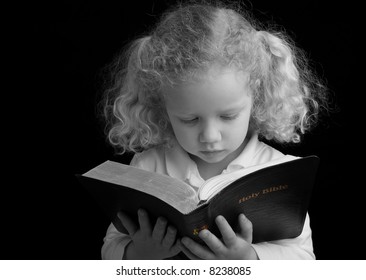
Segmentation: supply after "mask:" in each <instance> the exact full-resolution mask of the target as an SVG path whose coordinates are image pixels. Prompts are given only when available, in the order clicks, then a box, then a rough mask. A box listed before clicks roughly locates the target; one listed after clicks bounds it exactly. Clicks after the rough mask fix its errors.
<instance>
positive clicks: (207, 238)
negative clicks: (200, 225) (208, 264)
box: [198, 229, 226, 256]
mask: <svg viewBox="0 0 366 280" xmlns="http://www.w3.org/2000/svg"><path fill="white" fill-rule="evenodd" d="M198 236H199V237H200V238H201V239H202V240H203V241H204V242H205V243H206V245H207V246H208V247H209V248H210V249H211V251H212V252H214V253H215V255H216V256H218V255H222V254H223V253H224V252H225V250H226V248H225V245H224V244H222V242H221V240H220V239H218V238H217V237H216V236H215V235H214V234H212V233H211V232H210V231H209V230H207V229H204V230H201V231H200V233H199V234H198Z"/></svg>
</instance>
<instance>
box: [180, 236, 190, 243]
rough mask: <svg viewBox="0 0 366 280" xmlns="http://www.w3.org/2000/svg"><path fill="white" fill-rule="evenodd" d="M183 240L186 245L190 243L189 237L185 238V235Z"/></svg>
mask: <svg viewBox="0 0 366 280" xmlns="http://www.w3.org/2000/svg"><path fill="white" fill-rule="evenodd" d="M181 242H182V243H183V244H184V245H188V243H189V241H188V239H187V238H185V237H183V238H182V239H181Z"/></svg>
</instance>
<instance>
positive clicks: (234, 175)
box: [198, 155, 299, 201]
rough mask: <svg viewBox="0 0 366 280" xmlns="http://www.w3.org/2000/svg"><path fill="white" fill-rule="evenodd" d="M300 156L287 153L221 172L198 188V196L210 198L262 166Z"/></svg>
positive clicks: (203, 199)
mask: <svg viewBox="0 0 366 280" xmlns="http://www.w3.org/2000/svg"><path fill="white" fill-rule="evenodd" d="M298 158H299V157H295V156H291V155H286V156H283V157H281V158H278V159H275V160H272V161H269V162H266V163H263V164H259V165H254V166H251V167H248V168H243V169H239V170H237V171H234V172H231V173H225V174H220V175H217V176H214V177H212V178H210V179H208V180H207V181H206V182H205V183H204V184H203V185H202V186H201V187H200V189H199V190H198V197H199V200H200V201H206V200H210V199H211V198H212V197H213V196H215V194H217V193H218V192H220V191H221V190H223V189H224V188H225V187H227V186H228V185H230V184H231V183H232V182H234V181H236V180H237V179H239V178H241V177H244V176H245V175H248V174H250V173H253V172H254V171H257V170H260V169H262V168H265V167H268V166H272V165H276V164H280V163H283V162H287V161H291V160H294V159H298Z"/></svg>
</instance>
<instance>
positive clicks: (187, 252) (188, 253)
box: [181, 244, 202, 260]
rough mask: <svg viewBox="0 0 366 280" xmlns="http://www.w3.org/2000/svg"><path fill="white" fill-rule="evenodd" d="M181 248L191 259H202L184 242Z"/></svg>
mask: <svg viewBox="0 0 366 280" xmlns="http://www.w3.org/2000/svg"><path fill="white" fill-rule="evenodd" d="M181 250H182V252H183V253H184V254H185V255H186V256H187V257H188V258H189V259H191V260H202V259H200V258H199V257H197V256H196V255H194V254H193V253H192V252H191V251H189V249H188V248H187V247H186V246H184V245H183V244H181Z"/></svg>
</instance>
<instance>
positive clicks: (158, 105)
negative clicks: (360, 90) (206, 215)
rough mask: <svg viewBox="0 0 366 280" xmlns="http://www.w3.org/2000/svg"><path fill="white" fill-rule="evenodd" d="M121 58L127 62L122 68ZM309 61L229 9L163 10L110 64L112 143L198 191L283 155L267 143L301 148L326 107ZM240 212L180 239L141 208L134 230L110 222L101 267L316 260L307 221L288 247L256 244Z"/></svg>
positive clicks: (281, 242)
mask: <svg viewBox="0 0 366 280" xmlns="http://www.w3.org/2000/svg"><path fill="white" fill-rule="evenodd" d="M124 59H126V61H127V62H126V63H125V62H124ZM318 85H319V83H318V82H317V81H316V79H315V78H314V76H312V75H311V74H310V72H309V71H308V70H307V69H306V67H305V62H304V60H302V59H301V57H300V56H299V54H298V53H295V48H294V46H292V45H291V44H290V43H289V41H288V40H287V38H286V37H285V36H284V35H283V34H281V33H271V32H267V31H265V30H264V29H263V28H261V27H260V26H259V24H257V23H254V21H253V20H249V17H248V16H245V17H244V16H243V13H239V12H237V11H235V10H234V9H230V8H225V7H224V6H223V5H222V4H215V5H211V4H209V5H208V4H189V5H186V6H178V7H175V8H174V9H172V10H170V11H168V12H167V13H165V14H164V15H163V17H162V19H161V20H160V22H159V23H158V24H157V25H156V27H155V28H154V29H153V30H152V31H151V32H150V33H149V34H148V35H147V36H145V37H142V38H140V39H137V40H135V41H134V42H133V43H132V44H131V45H130V47H129V49H128V51H127V52H126V56H121V57H119V58H118V59H117V60H116V62H115V64H114V65H113V81H112V86H111V87H110V88H109V89H108V90H107V91H106V95H105V96H106V98H105V103H104V104H105V107H104V113H105V116H106V119H107V121H108V125H107V128H108V138H109V140H110V142H111V143H112V144H113V145H114V146H116V147H118V148H120V149H121V153H124V152H126V151H130V152H135V156H134V157H133V159H132V161H131V165H134V166H137V167H139V168H141V169H145V170H149V171H154V172H158V173H162V174H167V175H169V176H172V177H176V178H179V179H181V180H184V181H186V182H188V183H189V184H190V185H191V186H192V188H194V189H196V190H197V189H198V188H199V187H200V185H201V184H202V183H203V182H204V181H205V180H207V179H209V178H211V177H212V176H215V175H218V174H221V173H226V172H232V171H234V170H237V169H240V168H247V167H249V166H252V165H257V164H261V163H264V162H267V161H270V160H273V159H277V158H280V157H283V156H284V155H283V154H282V153H281V152H279V151H277V150H275V149H274V148H272V147H270V146H268V145H267V144H265V143H263V142H260V141H259V140H258V136H261V137H263V138H266V139H268V140H273V141H276V142H279V143H288V142H295V143H296V142H299V141H300V134H302V133H304V132H305V131H306V130H308V129H309V128H310V126H312V125H313V124H314V122H315V119H316V115H317V113H318V109H319V104H321V102H322V100H323V98H322V95H321V92H322V91H320V90H319V89H321V87H319V86H318ZM244 214H245V213H243V214H241V215H239V217H238V224H239V227H240V230H239V231H238V232H235V231H234V229H233V228H232V227H231V226H230V225H229V224H228V223H227V221H226V220H225V218H224V217H222V216H218V217H217V218H216V220H215V221H216V223H217V225H218V227H219V229H220V232H221V234H222V240H220V239H218V238H217V237H216V236H214V235H213V234H212V233H211V232H210V231H209V230H202V231H201V232H200V233H199V237H200V238H201V239H202V240H203V241H204V242H205V244H206V246H203V245H200V244H198V243H196V242H194V241H193V240H191V239H189V238H188V237H183V238H182V239H179V238H177V234H176V229H175V228H174V227H172V226H171V225H168V224H167V221H166V220H165V219H164V218H163V217H159V218H158V220H157V221H156V223H155V224H151V223H150V220H149V217H148V213H147V212H146V211H145V210H143V209H140V210H139V212H138V217H139V223H138V224H136V223H134V222H133V221H132V220H130V219H129V217H128V216H127V215H125V214H124V213H121V212H120V213H119V214H118V215H119V218H120V219H121V221H122V223H123V224H124V226H125V227H126V229H127V230H128V232H129V234H123V233H120V232H118V231H117V230H116V228H115V227H114V226H113V224H111V225H110V226H109V228H108V230H107V234H106V237H105V238H104V245H103V247H102V258H103V259H167V258H179V257H185V258H187V257H188V258H190V259H314V258H315V256H314V253H313V246H312V239H311V229H310V223H309V216H308V215H307V217H306V220H305V225H304V228H303V232H302V233H301V235H300V236H298V237H296V238H293V239H285V240H277V241H272V242H263V243H257V244H252V225H251V222H250V221H249V220H248V219H247V218H246V217H245V216H244Z"/></svg>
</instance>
